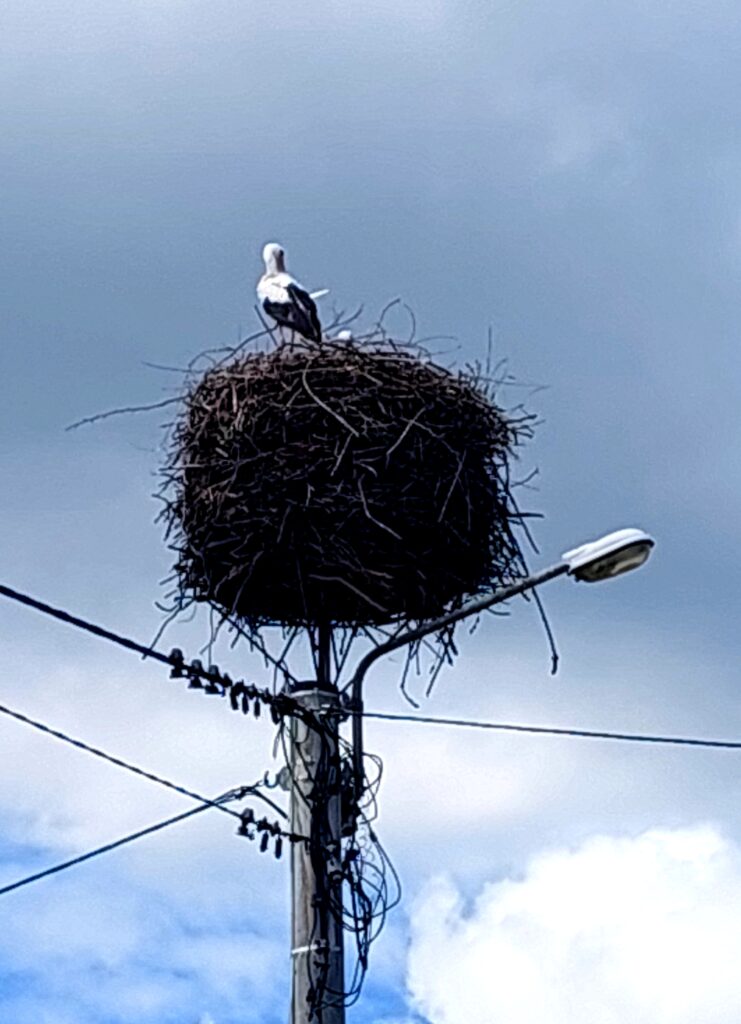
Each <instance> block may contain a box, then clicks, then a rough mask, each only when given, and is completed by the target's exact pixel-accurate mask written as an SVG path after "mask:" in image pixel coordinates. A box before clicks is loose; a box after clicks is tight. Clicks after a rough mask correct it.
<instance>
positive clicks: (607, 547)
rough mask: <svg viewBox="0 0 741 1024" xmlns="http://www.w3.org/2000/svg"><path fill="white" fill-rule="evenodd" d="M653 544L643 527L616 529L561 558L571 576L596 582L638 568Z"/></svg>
mask: <svg viewBox="0 0 741 1024" xmlns="http://www.w3.org/2000/svg"><path fill="white" fill-rule="evenodd" d="M653 546H654V541H653V539H652V538H651V537H649V535H648V534H647V533H645V532H644V531H643V530H637V529H627V530H616V531H615V532H614V533H608V534H607V536H605V537H600V539H599V540H593V541H589V543H587V544H582V545H581V546H580V547H578V548H574V549H573V550H572V551H566V552H564V554H563V556H562V557H563V560H564V562H566V564H567V565H568V567H569V575H571V576H573V577H574V579H577V580H582V581H583V582H585V583H597V582H599V581H600V580H608V579H611V578H612V577H613V576H619V575H620V574H621V573H624V572H630V571H631V569H637V568H639V566H641V565H643V563H644V562H645V561H646V559H647V558H648V556H649V555H650V554H651V548H652V547H653Z"/></svg>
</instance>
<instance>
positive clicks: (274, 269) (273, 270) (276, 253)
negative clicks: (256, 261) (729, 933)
mask: <svg viewBox="0 0 741 1024" xmlns="http://www.w3.org/2000/svg"><path fill="white" fill-rule="evenodd" d="M262 258H263V260H264V261H265V270H266V271H267V273H268V274H279V273H282V272H283V271H284V270H285V269H286V263H285V258H286V254H285V252H284V250H283V246H282V245H278V243H277V242H268V244H267V245H266V246H265V248H264V249H263V251H262Z"/></svg>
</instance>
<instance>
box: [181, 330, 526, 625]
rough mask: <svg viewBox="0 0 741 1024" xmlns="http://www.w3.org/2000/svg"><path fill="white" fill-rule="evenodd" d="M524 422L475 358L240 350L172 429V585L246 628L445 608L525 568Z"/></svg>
mask: <svg viewBox="0 0 741 1024" xmlns="http://www.w3.org/2000/svg"><path fill="white" fill-rule="evenodd" d="M523 431H524V432H527V426H526V425H525V424H523V423H522V421H515V420H513V419H510V418H508V416H507V415H505V414H504V413H503V411H502V410H501V409H500V408H498V407H497V405H496V404H495V402H494V401H493V399H492V397H491V395H490V394H489V389H488V388H487V386H486V385H485V384H484V383H483V382H481V381H480V380H479V378H478V377H477V376H476V374H475V373H473V372H466V373H463V372H457V373H456V372H451V371H449V370H447V369H445V368H443V367H441V366H439V365H436V364H435V363H434V362H432V361H431V360H430V359H429V358H428V357H426V354H425V353H423V352H421V351H420V350H418V349H415V350H410V349H404V348H402V347H399V346H396V345H393V344H389V343H384V344H381V345H377V344H376V345H359V344H357V343H354V342H332V343H327V344H323V345H321V346H304V345H296V344H292V343H282V344H279V345H278V346H277V347H276V348H275V349H273V350H272V351H270V352H258V353H253V354H249V355H240V356H236V357H235V358H233V359H232V360H231V361H230V362H229V363H227V364H225V365H221V366H215V367H213V368H211V369H209V370H207V371H206V372H205V373H204V374H203V376H202V377H200V379H198V380H196V381H194V382H193V383H192V385H190V388H189V390H188V393H187V395H186V398H185V405H184V410H183V413H182V415H181V416H180V418H179V419H178V420H177V421H176V424H175V427H174V430H173V432H172V434H171V441H170V452H169V461H168V465H167V466H166V468H165V477H166V480H167V481H169V484H170V486H169V489H168V490H166V494H167V505H166V509H165V518H166V520H167V523H168V526H169V529H170V536H171V538H172V539H173V542H174V543H173V546H174V548H175V550H176V551H177V553H178V560H177V564H176V571H177V574H178V577H179V586H180V592H181V594H182V595H183V597H188V598H190V599H195V600H197V601H205V602H210V603H211V604H212V605H215V606H216V607H217V608H218V609H219V610H220V611H221V612H222V613H223V614H224V615H225V616H227V617H229V618H230V619H231V620H232V621H239V622H242V623H244V624H246V625H248V626H249V627H250V628H255V627H259V626H260V625H265V624H269V623H277V624H283V625H309V626H311V625H316V624H317V623H321V622H326V623H328V624H334V625H338V626H350V627H354V626H358V627H364V626H371V625H378V624H382V623H388V622H390V621H394V620H401V621H404V620H407V621H409V620H419V619H426V618H429V617H433V616H437V615H440V614H442V613H443V612H444V611H446V610H448V609H450V608H452V607H455V606H456V605H457V604H459V603H460V602H461V601H462V600H463V599H464V598H465V597H466V596H468V595H473V594H476V593H478V592H481V591H482V590H484V589H486V588H489V587H491V586H493V585H496V584H497V583H499V582H500V581H501V580H502V579H504V578H511V577H512V576H513V575H517V574H518V572H519V571H520V565H519V561H518V559H519V555H518V546H517V543H516V541H515V539H514V537H513V535H512V529H511V527H512V521H513V520H514V519H516V513H515V511H514V510H513V508H512V507H511V503H510V500H509V493H508V488H507V485H506V480H507V479H508V459H509V457H510V455H511V452H512V450H513V448H514V446H515V445H516V444H517V443H518V442H519V440H520V439H521V436H522V433H523Z"/></svg>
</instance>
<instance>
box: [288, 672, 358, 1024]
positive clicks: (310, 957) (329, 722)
mask: <svg viewBox="0 0 741 1024" xmlns="http://www.w3.org/2000/svg"><path fill="white" fill-rule="evenodd" d="M291 696H292V697H293V699H294V700H296V701H297V702H298V703H299V704H300V705H301V706H302V707H304V708H305V709H306V710H307V711H309V712H311V714H312V715H314V716H316V718H317V720H318V721H319V722H320V723H321V724H322V726H323V728H322V729H321V730H320V731H319V730H317V729H315V728H312V727H311V725H310V724H308V723H307V722H304V721H302V720H301V719H300V718H297V717H294V718H292V720H291V750H290V756H291V776H292V783H291V831H292V832H294V833H297V834H298V835H303V836H310V837H311V841H310V842H309V843H294V844H292V847H291V902H292V927H291V931H292V949H291V959H292V993H291V1024H345V1008H344V1006H343V1005H342V1002H343V992H344V965H343V950H342V920H341V916H340V915H341V908H342V869H341V861H340V858H341V846H340V843H341V838H340V835H341V808H340V759H339V746H338V716H337V714H336V712H337V710H338V708H339V704H340V702H339V694H338V692H337V689H336V687H334V686H332V685H330V684H327V683H325V684H324V685H323V686H321V685H319V684H318V683H316V682H311V683H306V684H302V685H300V686H299V687H294V688H292V690H291Z"/></svg>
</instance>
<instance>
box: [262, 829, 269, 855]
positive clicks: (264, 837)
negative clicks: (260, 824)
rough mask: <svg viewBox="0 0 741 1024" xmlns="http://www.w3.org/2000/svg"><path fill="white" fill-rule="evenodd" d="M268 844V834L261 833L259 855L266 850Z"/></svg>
mask: <svg viewBox="0 0 741 1024" xmlns="http://www.w3.org/2000/svg"><path fill="white" fill-rule="evenodd" d="M269 842H270V833H269V832H263V834H262V839H261V840H260V853H265V851H266V850H267V848H268V843H269Z"/></svg>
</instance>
